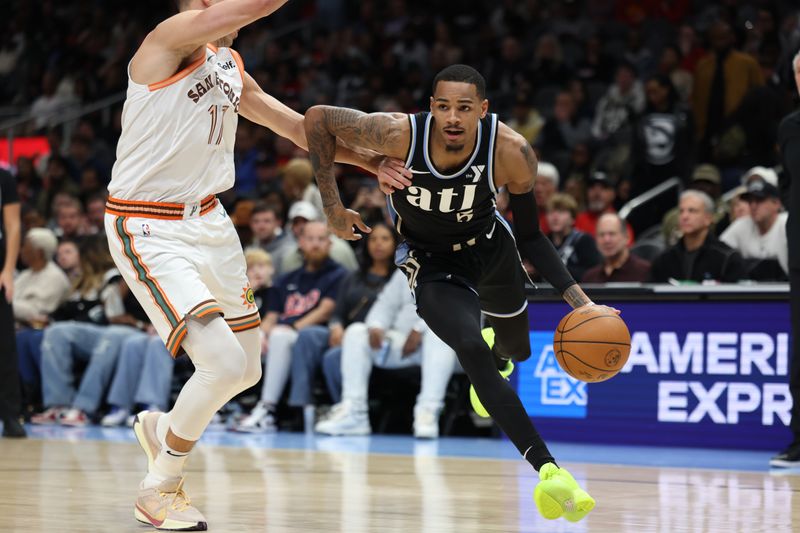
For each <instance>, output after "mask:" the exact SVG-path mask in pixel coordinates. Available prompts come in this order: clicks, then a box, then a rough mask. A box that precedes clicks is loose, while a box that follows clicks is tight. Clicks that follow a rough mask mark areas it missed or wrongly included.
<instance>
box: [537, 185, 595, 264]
mask: <svg viewBox="0 0 800 533" xmlns="http://www.w3.org/2000/svg"><path fill="white" fill-rule="evenodd" d="M577 214H578V204H577V203H575V200H573V199H572V197H571V196H569V195H567V194H554V195H553V197H552V198H550V201H549V202H547V225H548V226H550V233H548V234H547V237H548V238H549V239H550V240H551V241H552V242H553V245H554V246H555V247H556V250H557V251H558V255H559V256H560V257H561V260H562V261H563V262H564V264H565V265H566V266H567V270H569V273H570V274H572V277H573V278H575V279H581V277H583V273H584V272H585V271H586V270H587V269H589V268H591V267H593V266H595V265H596V264H598V263H599V262H600V253H599V252H598V251H597V246H596V245H595V242H594V239H593V238H592V236H591V235H587V234H586V233H583V232H582V231H578V230H576V229H575V217H576V216H577Z"/></svg>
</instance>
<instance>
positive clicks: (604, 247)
mask: <svg viewBox="0 0 800 533" xmlns="http://www.w3.org/2000/svg"><path fill="white" fill-rule="evenodd" d="M628 241H629V239H628V227H627V225H626V224H625V221H624V220H622V219H621V218H620V216H619V215H618V214H616V213H606V214H605V215H603V216H601V217H600V219H599V220H598V221H597V247H598V248H599V249H600V254H601V255H602V256H603V262H602V263H601V264H599V265H597V266H596V267H594V268H590V269H589V270H587V271H586V273H584V275H583V279H582V281H583V282H584V283H622V282H639V283H644V282H645V281H647V280H648V279H650V262H648V261H645V260H644V259H641V258H639V257H636V256H635V255H633V254H632V253H631V252H630V250H629V244H628ZM576 279H577V278H576Z"/></svg>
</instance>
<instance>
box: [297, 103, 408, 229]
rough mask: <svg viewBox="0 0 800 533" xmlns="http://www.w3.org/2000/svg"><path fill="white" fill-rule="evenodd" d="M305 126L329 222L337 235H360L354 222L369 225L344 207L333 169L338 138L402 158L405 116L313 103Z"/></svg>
mask: <svg viewBox="0 0 800 533" xmlns="http://www.w3.org/2000/svg"><path fill="white" fill-rule="evenodd" d="M304 126H305V132H306V139H307V140H308V152H309V155H310V157H311V164H312V165H313V166H314V173H315V174H316V176H317V187H319V192H320V194H321V195H322V206H323V208H324V210H325V216H326V217H327V218H328V224H329V225H330V226H331V229H332V230H333V232H334V233H335V234H336V235H337V236H339V237H342V238H344V239H349V240H357V239H360V238H361V236H360V235H357V234H356V233H355V232H354V231H353V226H357V227H358V228H359V229H360V230H361V231H363V232H366V233H369V231H370V229H369V228H368V227H367V226H366V225H365V224H364V222H363V221H362V220H361V217H360V216H359V215H358V213H356V212H355V211H352V210H349V209H345V208H344V206H343V205H342V200H341V198H340V197H339V188H338V187H337V186H336V177H335V176H334V172H333V163H334V156H335V154H336V143H337V138H338V139H341V140H342V141H343V142H345V143H346V144H347V145H349V146H357V147H360V148H367V149H369V150H374V151H376V152H378V153H381V154H384V155H387V156H389V157H395V158H398V159H401V158H405V156H406V154H407V152H408V148H409V145H410V142H411V139H410V135H411V126H410V125H409V122H408V117H407V116H406V115H402V114H389V113H373V114H366V113H363V112H361V111H356V110H354V109H345V108H341V107H331V106H314V107H312V108H311V109H309V110H308V111H307V112H306V116H305V121H304Z"/></svg>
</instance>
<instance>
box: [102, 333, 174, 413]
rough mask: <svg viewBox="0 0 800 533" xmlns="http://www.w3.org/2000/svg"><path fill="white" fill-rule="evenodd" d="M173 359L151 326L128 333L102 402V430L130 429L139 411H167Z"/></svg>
mask: <svg viewBox="0 0 800 533" xmlns="http://www.w3.org/2000/svg"><path fill="white" fill-rule="evenodd" d="M174 368H175V359H173V357H172V354H170V353H169V350H167V347H166V346H165V345H164V341H162V340H161V337H159V336H158V334H157V333H156V330H155V329H154V328H153V327H152V326H151V327H149V328H147V330H146V331H141V332H135V333H134V332H131V333H130V335H128V337H127V338H125V339H124V340H123V341H122V346H121V348H120V352H119V361H118V362H117V367H116V369H115V370H114V377H113V379H112V381H111V388H110V389H109V391H108V396H107V398H106V401H107V403H108V405H109V406H110V407H111V410H110V411H109V412H108V414H106V415H105V416H104V417H103V419H102V420H101V422H100V424H101V425H102V426H106V427H112V426H119V425H122V424H123V423H124V424H126V425H127V426H129V427H130V426H132V425H133V418H134V414H133V413H136V412H138V411H140V410H147V411H161V412H163V413H166V412H167V411H168V410H169V403H170V392H171V390H172V374H173V370H174Z"/></svg>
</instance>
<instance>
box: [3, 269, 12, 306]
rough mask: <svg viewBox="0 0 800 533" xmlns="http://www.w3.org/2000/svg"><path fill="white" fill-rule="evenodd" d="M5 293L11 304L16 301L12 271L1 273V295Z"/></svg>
mask: <svg viewBox="0 0 800 533" xmlns="http://www.w3.org/2000/svg"><path fill="white" fill-rule="evenodd" d="M3 292H4V293H5V296H6V301H7V302H9V303H10V302H11V300H13V299H14V273H13V272H12V271H11V270H3V271H2V272H0V293H3Z"/></svg>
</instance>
